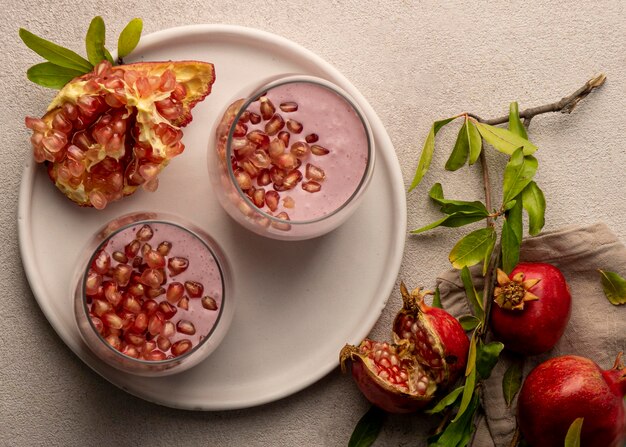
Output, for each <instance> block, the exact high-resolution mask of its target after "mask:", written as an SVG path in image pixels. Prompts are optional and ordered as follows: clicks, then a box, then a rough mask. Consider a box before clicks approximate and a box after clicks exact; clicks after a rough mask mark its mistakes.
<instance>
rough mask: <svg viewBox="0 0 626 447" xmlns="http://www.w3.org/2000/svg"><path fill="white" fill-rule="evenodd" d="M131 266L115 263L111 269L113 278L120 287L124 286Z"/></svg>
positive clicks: (126, 283)
mask: <svg viewBox="0 0 626 447" xmlns="http://www.w3.org/2000/svg"><path fill="white" fill-rule="evenodd" d="M132 271H133V268H132V267H131V266H130V265H128V264H117V265H116V266H115V269H114V270H113V279H114V280H115V282H116V283H117V284H118V285H119V286H120V287H126V286H127V285H128V282H129V281H130V275H131V273H132Z"/></svg>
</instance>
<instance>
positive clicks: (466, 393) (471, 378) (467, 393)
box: [452, 368, 476, 422]
mask: <svg viewBox="0 0 626 447" xmlns="http://www.w3.org/2000/svg"><path fill="white" fill-rule="evenodd" d="M475 387H476V368H473V369H472V371H471V372H470V373H469V375H468V376H467V378H466V379H465V386H464V387H463V397H462V398H461V405H460V406H459V412H458V413H457V414H456V416H455V417H454V419H452V422H456V421H457V420H458V419H459V418H461V416H463V414H464V413H465V411H466V410H467V409H468V408H469V406H470V403H471V402H472V397H473V396H474V388H475Z"/></svg>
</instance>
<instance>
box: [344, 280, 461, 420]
mask: <svg viewBox="0 0 626 447" xmlns="http://www.w3.org/2000/svg"><path fill="white" fill-rule="evenodd" d="M400 292H401V293H402V299H403V306H402V309H401V310H400V312H398V315H397V316H396V318H395V320H394V323H393V338H394V343H391V344H390V343H384V342H376V341H373V340H370V339H365V340H364V341H363V342H361V344H360V345H359V346H358V347H355V346H351V345H346V346H345V347H344V348H343V349H342V350H341V354H340V362H341V367H342V369H343V370H344V371H345V370H346V369H347V364H348V361H350V363H351V365H352V375H353V377H354V379H355V381H356V383H357V386H358V387H359V389H360V390H361V392H362V393H363V394H364V395H365V397H366V398H367V399H368V400H369V401H370V402H371V403H373V404H374V405H376V406H378V407H380V408H382V409H383V410H385V411H387V412H390V413H411V412H414V411H417V410H419V409H421V408H424V407H425V406H426V405H427V404H428V403H429V402H430V401H431V400H432V399H433V397H434V396H435V393H436V391H437V390H438V389H445V388H446V387H448V386H449V385H450V384H452V383H453V382H455V381H456V380H457V379H458V377H459V375H460V374H461V373H462V372H463V371H464V370H465V365H466V364H467V354H468V351H469V340H468V338H467V335H466V334H465V331H464V330H463V328H462V327H461V324H460V323H459V322H458V320H457V319H456V318H454V317H453V316H452V315H450V314H449V313H448V312H446V311H445V310H443V309H438V308H434V307H431V306H428V305H427V304H426V303H425V302H424V297H425V296H426V295H429V294H431V293H432V292H428V291H421V290H420V289H419V288H418V289H415V290H414V291H413V292H411V293H409V291H408V290H407V288H406V286H405V285H404V283H401V284H400Z"/></svg>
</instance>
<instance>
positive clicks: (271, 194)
mask: <svg viewBox="0 0 626 447" xmlns="http://www.w3.org/2000/svg"><path fill="white" fill-rule="evenodd" d="M279 200H280V195H279V194H278V193H277V192H276V191H268V192H266V193H265V204H266V205H267V207H268V208H269V209H270V210H272V211H276V210H277V209H278V201H279Z"/></svg>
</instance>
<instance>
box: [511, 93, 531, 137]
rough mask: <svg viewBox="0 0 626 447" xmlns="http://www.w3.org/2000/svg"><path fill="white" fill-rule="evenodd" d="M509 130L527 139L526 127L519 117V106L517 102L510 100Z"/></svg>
mask: <svg viewBox="0 0 626 447" xmlns="http://www.w3.org/2000/svg"><path fill="white" fill-rule="evenodd" d="M509 130H510V131H511V132H513V133H514V134H516V135H518V136H520V137H522V138H525V139H526V140H528V133H527V132H526V127H524V124H523V123H522V120H521V119H520V117H519V106H518V105H517V102H512V103H511V104H510V105H509Z"/></svg>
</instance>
